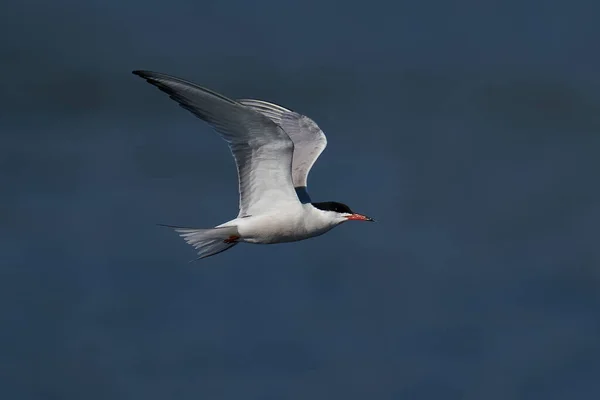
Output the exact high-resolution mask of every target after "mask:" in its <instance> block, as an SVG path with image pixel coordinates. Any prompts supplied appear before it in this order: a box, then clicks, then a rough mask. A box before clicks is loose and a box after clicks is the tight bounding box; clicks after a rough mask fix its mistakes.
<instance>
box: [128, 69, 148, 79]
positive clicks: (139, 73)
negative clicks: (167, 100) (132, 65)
mask: <svg viewBox="0 0 600 400" xmlns="http://www.w3.org/2000/svg"><path fill="white" fill-rule="evenodd" d="M131 73H132V74H134V75H137V76H139V77H140V78H144V79H148V78H149V75H150V73H151V72H150V71H143V70H140V69H136V70H134V71H131Z"/></svg>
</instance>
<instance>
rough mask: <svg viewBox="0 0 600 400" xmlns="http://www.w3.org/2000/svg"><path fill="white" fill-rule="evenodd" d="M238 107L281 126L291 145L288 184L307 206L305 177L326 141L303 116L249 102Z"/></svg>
mask: <svg viewBox="0 0 600 400" xmlns="http://www.w3.org/2000/svg"><path fill="white" fill-rule="evenodd" d="M238 103H240V104H243V105H244V106H246V107H249V108H251V109H253V110H256V111H258V112H260V113H261V114H263V115H265V116H267V117H268V118H270V119H271V120H272V121H273V122H275V123H276V124H277V125H279V126H281V128H283V130H284V131H285V133H287V134H288V135H289V137H290V138H291V139H292V141H293V142H294V158H293V160H292V180H293V182H294V187H296V192H297V193H298V197H299V198H300V201H302V202H303V203H307V202H310V197H309V196H308V192H307V191H306V184H307V179H308V173H309V172H310V169H311V168H312V166H313V164H314V163H315V161H317V158H319V156H320V155H321V153H322V152H323V150H325V147H326V146H327V138H326V137H325V134H324V133H323V131H322V130H321V128H319V126H318V125H317V124H316V123H315V121H313V120H312V119H310V118H308V117H307V116H305V115H301V114H298V113H297V112H294V111H291V110H288V109H287V108H283V107H281V106H278V105H277V104H272V103H268V102H266V101H262V100H253V99H243V100H238Z"/></svg>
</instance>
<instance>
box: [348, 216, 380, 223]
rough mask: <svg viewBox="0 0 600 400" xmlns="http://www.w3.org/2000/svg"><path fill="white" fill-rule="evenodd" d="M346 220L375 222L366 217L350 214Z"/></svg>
mask: <svg viewBox="0 0 600 400" xmlns="http://www.w3.org/2000/svg"><path fill="white" fill-rule="evenodd" d="M346 219H347V220H348V221H368V222H375V220H374V219H373V218H369V217H367V216H366V215H360V214H351V215H348V216H347V217H346Z"/></svg>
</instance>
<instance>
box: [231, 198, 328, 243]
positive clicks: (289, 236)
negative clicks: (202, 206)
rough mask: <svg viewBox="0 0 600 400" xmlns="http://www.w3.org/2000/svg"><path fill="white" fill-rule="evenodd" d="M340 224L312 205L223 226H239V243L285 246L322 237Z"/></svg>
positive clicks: (246, 218) (232, 222) (236, 220)
mask: <svg viewBox="0 0 600 400" xmlns="http://www.w3.org/2000/svg"><path fill="white" fill-rule="evenodd" d="M337 224H338V222H335V221H332V220H331V219H330V218H327V215H326V213H323V212H322V211H320V210H317V209H316V208H314V207H313V206H312V205H310V204H302V205H300V206H299V207H294V208H293V209H287V208H286V209H284V210H277V211H275V212H272V213H269V214H264V215H257V216H249V217H245V218H236V219H234V220H232V221H229V222H227V223H225V224H223V225H220V226H232V225H234V226H237V228H238V232H239V233H240V236H241V237H240V240H241V241H244V242H247V243H260V244H270V243H285V242H295V241H298V240H303V239H308V238H310V237H314V236H319V235H322V234H323V233H325V232H327V231H329V230H330V229H332V228H333V227H335V226H336V225H337Z"/></svg>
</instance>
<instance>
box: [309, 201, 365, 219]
mask: <svg viewBox="0 0 600 400" xmlns="http://www.w3.org/2000/svg"><path fill="white" fill-rule="evenodd" d="M311 204H312V205H313V207H315V208H318V209H319V210H321V211H323V212H325V213H326V214H327V215H328V216H329V217H330V218H331V219H332V220H333V221H335V222H336V223H337V224H341V223H342V222H346V221H368V222H375V220H374V219H373V218H369V217H367V216H366V215H362V214H357V213H355V212H354V211H352V210H351V209H350V207H348V206H347V205H345V204H344V203H338V202H335V201H325V202H322V203H311Z"/></svg>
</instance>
